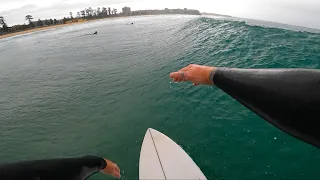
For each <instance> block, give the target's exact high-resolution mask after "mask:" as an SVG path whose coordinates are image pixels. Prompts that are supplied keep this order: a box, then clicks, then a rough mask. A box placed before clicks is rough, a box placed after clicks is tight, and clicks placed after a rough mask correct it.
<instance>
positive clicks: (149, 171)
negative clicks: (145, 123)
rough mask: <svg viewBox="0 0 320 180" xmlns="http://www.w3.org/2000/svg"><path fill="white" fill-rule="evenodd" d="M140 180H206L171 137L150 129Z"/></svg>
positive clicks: (147, 135) (143, 144)
mask: <svg viewBox="0 0 320 180" xmlns="http://www.w3.org/2000/svg"><path fill="white" fill-rule="evenodd" d="M139 179H140V180H147V179H148V180H149V179H151V180H152V179H154V180H155V179H172V180H173V179H174V180H176V179H186V180H191V179H192V180H194V179H203V180H204V179H206V177H205V176H204V174H203V173H202V172H201V170H200V168H199V167H198V166H197V165H196V164H195V163H194V161H193V160H192V159H191V158H190V156H189V155H188V154H187V153H186V152H185V151H184V150H183V149H182V148H181V147H180V146H179V145H177V144H176V143H175V142H174V141H172V140H171V139H170V138H169V137H167V136H166V135H164V134H162V133H161V132H159V131H157V130H155V129H152V128H148V130H147V132H146V135H145V137H144V140H143V143H142V147H141V152H140V163H139Z"/></svg>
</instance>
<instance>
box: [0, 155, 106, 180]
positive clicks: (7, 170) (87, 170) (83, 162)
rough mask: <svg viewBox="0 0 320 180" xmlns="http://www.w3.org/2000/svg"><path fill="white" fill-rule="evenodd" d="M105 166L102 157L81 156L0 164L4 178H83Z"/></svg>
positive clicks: (12, 179) (38, 179) (0, 170)
mask: <svg viewBox="0 0 320 180" xmlns="http://www.w3.org/2000/svg"><path fill="white" fill-rule="evenodd" d="M106 166H107V163H106V161H105V160H104V159H103V158H100V157H95V156H85V157H81V158H65V159H48V160H37V161H24V162H16V163H11V164H5V165H0V179H4V180H40V179H41V180H42V179H45V180H83V179H86V178H88V177H89V176H91V175H92V174H94V173H96V172H98V171H99V170H102V169H104V168H105V167H106Z"/></svg>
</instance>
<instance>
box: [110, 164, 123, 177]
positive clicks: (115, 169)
mask: <svg viewBox="0 0 320 180" xmlns="http://www.w3.org/2000/svg"><path fill="white" fill-rule="evenodd" d="M112 175H113V176H114V177H116V178H120V177H121V175H120V169H119V167H118V166H116V167H115V168H114V172H113V174H112Z"/></svg>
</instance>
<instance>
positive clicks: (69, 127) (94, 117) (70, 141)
mask: <svg viewBox="0 0 320 180" xmlns="http://www.w3.org/2000/svg"><path fill="white" fill-rule="evenodd" d="M246 21H247V22H245V21H241V20H239V19H237V20H235V19H227V18H212V17H201V16H145V17H130V18H123V19H113V20H101V21H95V22H90V23H86V24H78V25H72V26H66V27H61V28H57V29H51V30H46V31H41V32H35V33H33V34H28V35H23V36H17V37H11V38H7V39H1V40H0V163H5V162H12V161H18V160H31V159H41V158H53V157H74V156H82V155H88V154H91V155H98V156H103V157H107V158H109V159H111V160H113V161H115V162H116V163H117V164H118V165H119V166H120V168H121V172H122V179H138V163H139V153H140V147H141V144H142V140H143V137H144V134H145V132H146V130H147V128H148V127H152V128H155V129H157V130H159V131H161V132H163V133H165V134H166V135H168V136H169V137H171V138H172V139H173V140H175V141H176V142H177V143H178V144H180V145H181V146H182V147H183V148H184V150H185V151H186V152H187V153H188V154H189V155H190V156H191V157H192V158H193V160H194V161H195V162H196V163H197V164H198V165H199V167H200V168H201V169H202V171H203V172H204V174H205V175H206V176H207V178H208V179H220V180H222V179H223V180H233V179H234V180H235V179H248V180H256V179H260V180H264V179H265V180H278V179H290V180H293V179H296V180H300V179H319V178H320V174H319V173H318V172H319V167H320V151H319V150H318V149H316V148H314V147H312V146H311V145H308V144H306V143H303V142H301V141H299V140H297V139H295V138H293V137H291V136H289V135H287V134H285V133H283V132H281V131H280V130H278V129H276V128H275V127H273V126H272V125H270V124H268V123H267V122H265V121H264V120H263V119H261V118H260V117H258V116H256V115H255V114H253V113H252V112H251V111H249V110H247V109H246V108H245V107H243V106H242V105H241V104H239V103H238V102H237V101H235V100H233V99H232V98H231V97H230V96H228V95H226V94H225V93H223V92H222V91H221V90H219V89H217V88H215V87H209V86H199V87H193V86H191V84H189V83H181V84H176V83H171V82H170V79H169V77H168V75H169V73H170V72H171V71H176V70H178V69H180V68H182V67H184V66H186V65H188V64H190V63H197V64H204V65H212V66H225V67H240V68H298V67H299V68H320V34H317V33H315V32H314V31H310V32H308V30H307V31H306V29H303V28H301V29H299V28H297V27H291V26H284V25H279V24H274V23H269V24H266V23H265V22H257V21H250V20H246ZM131 22H134V25H128V24H129V23H131ZM94 31H98V33H99V34H98V35H85V34H88V33H93V32H94ZM90 179H92V180H102V179H112V178H110V177H107V176H104V175H101V174H97V175H94V176H93V177H91V178H90Z"/></svg>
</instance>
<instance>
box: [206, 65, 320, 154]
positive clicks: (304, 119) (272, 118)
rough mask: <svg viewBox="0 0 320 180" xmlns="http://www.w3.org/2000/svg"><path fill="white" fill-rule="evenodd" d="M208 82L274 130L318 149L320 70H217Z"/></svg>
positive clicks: (319, 136) (319, 141)
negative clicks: (211, 82) (275, 128)
mask: <svg viewBox="0 0 320 180" xmlns="http://www.w3.org/2000/svg"><path fill="white" fill-rule="evenodd" d="M211 79H212V81H213V83H214V84H215V85H216V86H217V87H219V88H220V89H221V90H223V91H224V92H226V93H228V94H229V95H230V96H232V97H233V98H235V99H236V100H238V101H239V102H240V103H242V104H243V105H244V106H246V107H247V108H249V109H250V110H252V111H253V112H255V113H256V114H258V115H259V116H261V117H262V118H263V119H265V120H266V121H268V122H270V123H271V124H273V125H274V126H276V127H277V128H279V129H281V130H282V131H284V132H286V133H288V134H290V135H292V136H294V137H296V138H298V139H300V140H303V141H305V142H307V143H310V144H312V145H314V146H316V147H318V148H320V130H319V128H320V125H319V120H320V70H310V69H271V70H270V69H233V68H217V69H216V70H215V71H214V73H211Z"/></svg>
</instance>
